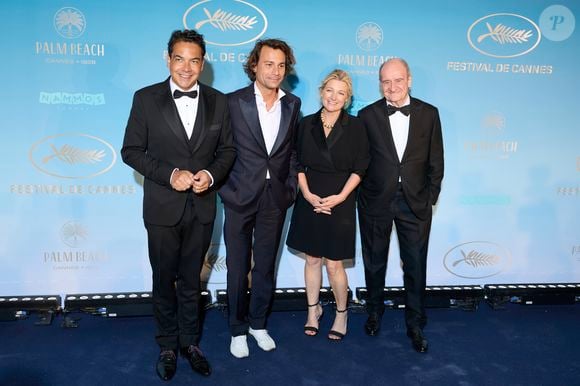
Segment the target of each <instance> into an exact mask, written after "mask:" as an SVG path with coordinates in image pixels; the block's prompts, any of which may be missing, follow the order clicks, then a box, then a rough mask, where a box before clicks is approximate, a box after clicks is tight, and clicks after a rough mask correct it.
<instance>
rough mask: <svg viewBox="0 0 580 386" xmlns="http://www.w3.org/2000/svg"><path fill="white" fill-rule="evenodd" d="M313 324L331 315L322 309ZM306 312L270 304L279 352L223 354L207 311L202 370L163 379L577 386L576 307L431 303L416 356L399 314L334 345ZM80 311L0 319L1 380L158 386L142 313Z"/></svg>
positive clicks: (358, 328) (222, 336) (221, 338)
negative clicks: (206, 373) (72, 323)
mask: <svg viewBox="0 0 580 386" xmlns="http://www.w3.org/2000/svg"><path fill="white" fill-rule="evenodd" d="M325 313H326V315H325V316H324V318H323V320H322V324H321V327H322V332H325V331H327V330H328V329H329V328H330V325H331V323H332V316H333V315H332V309H331V307H330V306H328V307H325ZM305 315H306V313H305V312H276V313H273V314H272V316H271V318H270V325H269V328H270V331H271V334H272V336H273V337H274V338H275V339H276V341H277V344H278V349H277V350H276V351H274V352H270V353H265V352H262V351H261V350H260V349H259V348H258V347H257V346H256V344H255V342H254V341H253V340H252V339H251V338H248V341H249V342H250V357H249V358H246V359H242V360H240V359H235V358H234V357H232V356H231V354H230V353H229V350H228V348H229V341H230V337H229V334H228V330H227V325H226V319H225V317H224V315H223V313H222V312H221V311H219V310H217V309H213V310H209V311H208V313H207V317H206V320H205V324H204V336H203V339H202V344H201V348H202V349H203V350H204V352H205V354H206V355H207V357H208V359H209V360H210V362H211V364H212V366H213V374H212V375H211V376H210V377H209V378H202V377H201V376H199V375H197V374H195V373H193V372H192V371H191V369H190V368H189V367H188V365H187V363H186V362H185V361H184V360H183V359H180V360H179V363H178V371H177V374H176V376H175V378H174V379H173V380H172V381H170V382H169V383H168V384H171V385H191V384H204V385H260V386H262V385H263V386H266V385H268V386H269V385H308V386H315V385H335V386H338V385H365V386H371V385H494V386H495V385H512V386H513V385H567V386H569V385H580V348H579V347H580V305H571V306H523V305H515V304H509V305H508V306H507V308H506V309H504V310H492V309H491V308H490V307H489V306H488V305H487V304H484V303H482V304H481V305H480V307H479V309H478V310H477V311H471V312H470V311H460V310H454V309H429V310H428V315H429V317H430V320H429V325H428V326H427V327H426V329H425V333H426V335H427V337H428V338H429V342H430V348H429V353H427V354H423V355H422V354H418V353H416V352H414V351H413V350H412V348H411V345H410V342H409V339H408V338H407V337H406V336H405V329H404V325H403V313H402V311H400V310H387V311H386V312H385V317H384V319H383V329H382V331H381V334H380V335H379V336H378V337H374V338H372V337H368V336H366V335H365V334H364V331H363V324H364V322H365V319H366V316H365V315H364V314H361V313H354V312H351V313H350V314H349V332H348V335H347V336H346V338H345V340H344V341H343V342H340V343H336V342H331V341H329V340H328V339H326V334H319V336H317V337H315V338H309V337H306V336H305V335H303V333H302V326H303V324H304V320H305ZM72 316H73V317H80V318H81V319H80V320H79V327H78V328H73V329H66V328H62V327H61V323H62V322H63V317H62V316H58V317H57V318H55V320H54V321H53V323H52V325H50V326H44V327H41V326H35V325H34V322H35V321H36V317H35V315H34V314H33V315H32V316H31V317H30V318H29V319H27V320H20V321H13V322H2V323H0V342H1V343H0V347H1V348H0V385H87V386H88V385H99V386H105V385H124V386H126V385H155V384H162V383H163V382H162V381H160V380H159V379H158V378H157V375H156V374H155V370H154V364H155V361H156V358H157V354H158V350H157V347H156V346H155V343H154V340H153V335H154V327H153V319H152V318H151V317H134V318H102V317H97V316H92V315H88V314H82V313H78V314H72Z"/></svg>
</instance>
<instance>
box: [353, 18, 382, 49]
mask: <svg viewBox="0 0 580 386" xmlns="http://www.w3.org/2000/svg"><path fill="white" fill-rule="evenodd" d="M382 38H383V37H382V32H381V30H380V29H379V28H378V27H377V26H376V25H375V24H374V23H373V24H371V23H368V24H365V25H363V26H361V27H360V28H359V30H358V31H357V35H356V40H357V41H358V42H359V45H361V46H365V47H366V48H367V49H371V48H372V47H376V46H378V45H379V44H381V41H382Z"/></svg>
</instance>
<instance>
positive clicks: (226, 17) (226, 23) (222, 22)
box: [195, 8, 258, 31]
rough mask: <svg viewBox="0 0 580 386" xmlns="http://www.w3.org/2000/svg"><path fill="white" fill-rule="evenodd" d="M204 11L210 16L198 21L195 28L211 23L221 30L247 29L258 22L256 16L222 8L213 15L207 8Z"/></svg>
mask: <svg viewBox="0 0 580 386" xmlns="http://www.w3.org/2000/svg"><path fill="white" fill-rule="evenodd" d="M203 11H204V12H205V14H206V15H207V17H208V18H207V19H206V20H202V21H199V22H197V23H196V24H195V29H199V28H201V27H202V26H203V25H204V24H207V23H210V24H211V25H212V26H213V27H214V28H218V29H220V30H221V31H226V30H236V31H240V30H243V31H246V30H249V29H252V28H254V24H256V23H257V22H258V21H257V20H256V17H255V16H253V17H249V16H239V15H234V14H233V13H231V12H226V11H222V10H221V8H220V9H218V10H217V11H215V12H214V14H213V15H212V14H211V13H210V12H209V11H208V10H207V8H204V9H203Z"/></svg>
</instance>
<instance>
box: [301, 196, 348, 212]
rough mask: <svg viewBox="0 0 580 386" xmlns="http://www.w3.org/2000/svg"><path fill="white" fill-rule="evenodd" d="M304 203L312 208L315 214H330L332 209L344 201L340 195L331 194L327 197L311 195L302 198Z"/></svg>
mask: <svg viewBox="0 0 580 386" xmlns="http://www.w3.org/2000/svg"><path fill="white" fill-rule="evenodd" d="M304 198H305V199H306V201H308V202H309V203H310V205H312V206H313V207H314V212H315V213H322V214H328V215H331V214H332V208H334V207H335V206H337V205H338V204H340V203H342V202H343V201H344V200H345V199H344V198H343V197H342V195H340V194H333V195H331V196H327V197H320V196H318V195H316V194H313V193H308V194H307V195H305V196H304Z"/></svg>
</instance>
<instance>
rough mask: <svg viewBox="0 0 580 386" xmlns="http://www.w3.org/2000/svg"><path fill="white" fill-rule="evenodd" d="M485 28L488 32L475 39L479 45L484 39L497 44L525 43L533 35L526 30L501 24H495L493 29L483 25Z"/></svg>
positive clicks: (487, 24) (530, 31) (489, 25)
mask: <svg viewBox="0 0 580 386" xmlns="http://www.w3.org/2000/svg"><path fill="white" fill-rule="evenodd" d="M485 25H486V26H487V30H488V32H487V33H485V34H483V35H480V36H479V37H478V38H477V42H478V43H481V42H482V41H483V40H484V39H486V38H488V37H490V38H492V39H493V40H494V41H496V42H498V43H499V44H506V43H512V44H513V43H515V44H518V43H526V42H527V41H528V39H529V38H530V37H531V36H532V35H533V32H532V30H526V29H515V28H511V27H507V26H505V25H503V24H501V23H500V24H497V25H496V26H495V27H492V26H491V24H489V23H487V22H486V23H485Z"/></svg>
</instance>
